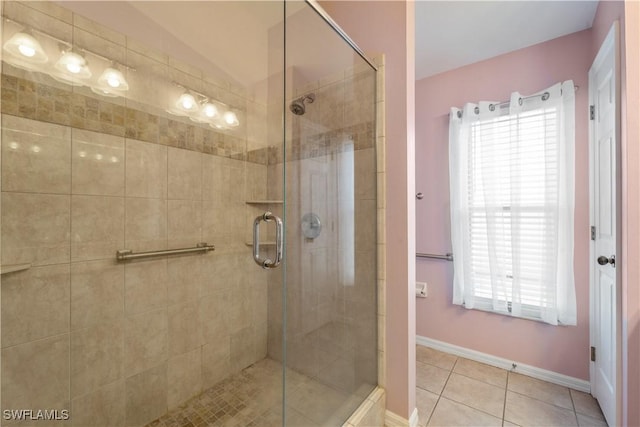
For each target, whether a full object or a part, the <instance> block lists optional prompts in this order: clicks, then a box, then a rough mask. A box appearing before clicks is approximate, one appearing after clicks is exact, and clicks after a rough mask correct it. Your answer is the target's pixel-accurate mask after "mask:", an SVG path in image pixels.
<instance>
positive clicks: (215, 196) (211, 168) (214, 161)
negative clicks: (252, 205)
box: [202, 156, 245, 205]
mask: <svg viewBox="0 0 640 427" xmlns="http://www.w3.org/2000/svg"><path fill="white" fill-rule="evenodd" d="M244 183H245V163H244V162H242V161H240V160H233V159H227V158H224V157H218V156H205V157H203V158H202V200H213V201H216V202H218V203H220V204H223V205H225V204H226V203H228V202H230V201H236V202H242V203H244V201H245V194H244V192H243V191H238V190H239V189H244Z"/></svg>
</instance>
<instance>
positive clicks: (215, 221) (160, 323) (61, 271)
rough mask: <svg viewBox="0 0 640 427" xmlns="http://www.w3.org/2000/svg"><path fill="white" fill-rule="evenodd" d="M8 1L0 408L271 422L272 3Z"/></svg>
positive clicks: (274, 420)
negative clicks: (262, 222)
mask: <svg viewBox="0 0 640 427" xmlns="http://www.w3.org/2000/svg"><path fill="white" fill-rule="evenodd" d="M2 7H3V11H2V15H3V16H2V19H3V20H2V43H1V44H0V46H2V47H3V50H2V80H1V82H2V88H1V89H2V102H1V104H0V108H1V112H2V118H1V127H2V129H1V131H2V132H1V133H2V139H1V145H2V151H1V154H2V158H1V161H2V166H1V178H2V181H1V190H2V195H1V196H2V197H1V205H0V218H1V223H2V224H1V239H0V240H1V264H2V276H1V279H0V280H1V286H0V292H1V310H2V316H1V319H2V324H1V333H2V340H1V347H2V348H1V359H2V360H1V366H2V370H1V372H0V376H1V392H2V394H1V397H2V401H1V406H2V408H1V409H2V414H3V415H4V416H5V417H7V416H8V417H9V418H11V419H5V420H3V425H4V424H5V423H7V424H11V425H13V424H16V425H33V424H34V422H35V421H33V420H34V417H47V418H52V417H53V418H56V419H59V421H53V422H52V425H66V426H72V427H87V426H98V425H99V426H144V425H147V424H150V423H151V424H152V425H189V423H191V424H190V425H203V424H206V425H221V424H225V425H242V426H248V425H271V424H276V425H279V424H281V423H282V406H283V403H282V402H283V395H282V390H283V380H282V378H283V375H282V372H283V367H282V363H281V361H282V359H281V358H277V357H272V355H271V352H268V344H269V338H268V336H269V334H271V335H274V334H275V335H276V336H277V335H282V332H281V329H280V330H279V329H278V328H277V327H274V326H273V325H272V324H270V323H269V320H270V319H271V318H273V317H276V314H277V313H278V312H280V311H281V310H283V307H284V306H283V304H282V302H281V301H277V300H272V299H271V298H270V297H271V295H270V294H269V292H268V290H269V286H270V281H271V280H272V275H274V274H282V270H278V271H276V272H275V273H274V272H269V271H266V270H262V269H260V268H258V267H257V266H256V265H255V264H254V262H253V259H252V254H251V248H250V246H249V245H250V243H251V224H252V222H253V219H254V218H255V216H257V215H258V214H260V213H263V212H264V211H265V210H266V209H267V208H269V209H272V210H273V211H274V212H276V213H278V212H279V213H278V214H279V215H282V214H283V212H282V206H283V204H282V203H281V202H280V203H275V204H273V203H271V202H270V201H269V199H270V198H272V197H273V195H272V194H270V192H273V191H274V190H272V189H271V188H270V187H271V185H268V176H270V174H275V173H276V172H275V170H276V169H277V168H278V167H279V168H280V169H282V162H280V165H279V166H278V165H275V163H273V160H274V159H275V158H276V157H277V156H278V153H282V152H283V150H282V143H283V131H282V129H283V126H282V116H283V114H284V112H283V105H284V95H283V94H284V87H283V84H284V83H283V82H284V73H285V69H284V65H283V64H284V16H285V15H284V3H283V2H280V1H266V2H265V1H255V2H237V1H211V2H189V1H179V2H178V1H161V2H147V1H141V2H136V1H132V2H114V1H93V2H32V1H24V2H22V1H6V2H2ZM280 175H281V173H280ZM279 182H280V185H282V184H283V183H282V180H281V179H280V181H279ZM275 185H277V182H276V184H275ZM280 199H282V196H280ZM270 204H273V205H274V206H273V207H271V206H270ZM278 209H279V211H278ZM271 232H273V231H272V230H271V228H269V233H271ZM265 235H266V237H267V240H268V237H269V236H268V233H267V232H266V231H265ZM204 242H206V243H207V244H209V245H214V246H215V251H209V252H208V253H183V254H172V255H168V254H167V253H166V252H161V251H167V250H173V249H176V248H192V247H196V248H197V247H198V245H199V244H201V243H204ZM268 243H269V242H268V241H265V246H264V248H265V254H266V255H267V256H269V255H270V256H273V255H271V252H272V251H273V248H271V247H269V245H268ZM124 249H126V250H130V251H131V253H132V254H139V253H145V252H149V251H151V252H155V254H154V256H149V257H145V258H141V259H135V260H117V259H116V251H119V250H124ZM158 252H159V253H158ZM147 255H150V254H147ZM279 317H280V318H282V315H280V316H279ZM274 339H277V338H274ZM6 411H9V412H6ZM38 411H46V412H38ZM7 414H9V415H7ZM18 418H21V419H22V421H18V420H17V419H18ZM38 419H39V418H38ZM158 419H160V421H157V420H158ZM35 423H36V425H40V424H41V422H39V421H38V422H35ZM47 425H48V424H47Z"/></svg>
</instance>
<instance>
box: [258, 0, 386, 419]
mask: <svg viewBox="0 0 640 427" xmlns="http://www.w3.org/2000/svg"><path fill="white" fill-rule="evenodd" d="M290 6H291V4H290V3H287V4H286V7H287V19H286V36H285V39H286V63H285V76H286V80H285V98H286V104H287V105H286V106H285V112H284V118H285V119H284V122H285V145H284V152H282V153H278V157H277V159H276V160H277V161H278V162H283V163H284V169H285V179H284V191H285V193H284V194H285V197H284V201H285V209H284V215H285V225H286V227H285V228H286V257H285V265H284V270H285V271H284V273H285V279H284V283H285V286H284V289H278V288H277V287H276V286H274V287H270V292H271V291H272V290H274V289H277V290H278V291H283V292H284V294H285V301H286V313H285V317H284V319H283V320H282V321H281V323H283V324H284V328H285V334H286V335H285V336H286V346H285V347H286V348H285V354H286V359H285V360H286V363H285V364H286V370H285V413H286V424H287V425H342V424H343V423H344V422H345V421H346V420H347V419H348V417H349V416H350V415H351V413H352V412H353V411H354V410H355V409H356V408H357V407H358V406H359V405H360V404H361V403H362V401H363V400H364V399H365V398H366V397H367V396H368V395H369V393H370V392H371V391H372V390H373V389H374V387H375V386H376V384H377V366H378V361H377V357H378V352H377V314H376V310H377V305H376V301H377V299H376V153H375V81H376V75H375V70H374V69H373V68H372V67H371V66H370V65H369V64H368V63H367V62H366V61H365V60H364V59H363V58H362V57H361V56H360V55H358V53H356V51H354V49H353V48H352V47H351V46H350V45H349V44H348V43H347V42H346V41H345V40H344V39H343V38H342V37H341V36H340V35H339V34H338V33H337V32H336V31H335V30H334V29H333V28H332V27H331V26H330V25H328V23H327V22H326V21H325V19H323V17H322V16H321V15H320V14H319V13H318V12H316V10H315V9H314V8H313V7H311V6H310V5H307V6H306V7H304V8H302V9H296V10H291V9H290ZM269 168H270V169H269V170H270V171H272V168H273V173H274V174H275V175H277V174H278V173H280V170H279V163H276V164H274V165H272V164H269ZM272 177H273V175H270V178H272ZM276 178H277V177H276ZM270 188H274V189H277V188H280V186H279V185H274V186H272V185H270ZM270 286H273V283H271V284H270ZM270 320H271V319H270ZM273 323H274V324H277V323H278V321H277V319H275V321H274V322H273ZM271 338H272V336H271V335H270V336H269V339H270V342H269V351H270V352H271V351H272V340H271ZM273 344H279V343H273Z"/></svg>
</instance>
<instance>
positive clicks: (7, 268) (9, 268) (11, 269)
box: [0, 263, 31, 274]
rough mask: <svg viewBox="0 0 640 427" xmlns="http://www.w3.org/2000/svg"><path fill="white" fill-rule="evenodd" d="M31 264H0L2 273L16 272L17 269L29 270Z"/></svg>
mask: <svg viewBox="0 0 640 427" xmlns="http://www.w3.org/2000/svg"><path fill="white" fill-rule="evenodd" d="M29 268H31V264H29V263H27V264H6V265H3V266H0V274H6V273H15V272H16V271H22V270H28V269H29Z"/></svg>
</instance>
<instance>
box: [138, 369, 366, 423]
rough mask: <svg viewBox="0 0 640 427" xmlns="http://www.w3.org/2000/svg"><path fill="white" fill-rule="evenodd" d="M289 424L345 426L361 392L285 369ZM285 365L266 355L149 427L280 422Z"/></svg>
mask: <svg viewBox="0 0 640 427" xmlns="http://www.w3.org/2000/svg"><path fill="white" fill-rule="evenodd" d="M286 377H287V391H288V396H290V397H289V402H288V403H287V408H286V416H287V425H288V426H295V427H319V426H341V425H342V423H343V422H344V420H346V419H347V418H349V416H350V415H351V413H352V412H353V410H354V409H355V408H357V407H358V405H359V403H360V401H362V400H363V399H362V397H357V396H355V395H348V394H346V393H344V392H341V391H338V390H336V389H334V388H331V387H328V386H326V385H324V384H321V383H320V382H318V381H316V380H314V379H312V378H310V377H308V376H306V375H302V374H300V373H297V372H295V371H293V370H291V369H287V372H286ZM281 395H282V365H281V364H280V363H279V362H276V361H274V360H272V359H263V360H261V361H259V362H257V363H255V364H253V365H251V366H249V367H248V368H246V369H244V370H242V371H241V372H239V373H237V374H234V375H231V376H230V377H229V378H227V379H225V380H223V381H222V382H220V383H219V384H217V385H215V386H214V387H212V388H210V389H208V390H205V391H204V392H203V393H201V394H200V395H198V396H196V397H194V398H192V399H191V400H189V401H188V402H186V403H185V404H183V405H181V406H180V407H178V408H176V409H174V410H173V411H171V412H169V413H168V414H166V415H164V416H162V417H161V418H159V419H157V420H155V421H152V422H151V423H149V424H147V426H146V427H205V426H225V427H281V426H282V398H281Z"/></svg>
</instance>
